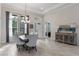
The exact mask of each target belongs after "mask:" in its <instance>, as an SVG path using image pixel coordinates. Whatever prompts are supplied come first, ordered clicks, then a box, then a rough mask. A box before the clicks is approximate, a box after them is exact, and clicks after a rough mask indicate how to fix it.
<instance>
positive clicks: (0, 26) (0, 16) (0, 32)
mask: <svg viewBox="0 0 79 59" xmlns="http://www.w3.org/2000/svg"><path fill="white" fill-rule="evenodd" d="M0 46H1V3H0Z"/></svg>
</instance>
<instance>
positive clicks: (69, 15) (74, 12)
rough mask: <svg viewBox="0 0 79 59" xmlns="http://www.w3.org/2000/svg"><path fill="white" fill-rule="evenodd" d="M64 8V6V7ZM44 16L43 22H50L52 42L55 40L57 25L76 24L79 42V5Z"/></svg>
mask: <svg viewBox="0 0 79 59" xmlns="http://www.w3.org/2000/svg"><path fill="white" fill-rule="evenodd" d="M64 7H65V6H64ZM49 13H50V14H47V15H45V17H44V20H45V21H50V22H51V23H52V40H55V32H56V31H57V28H58V27H59V25H64V24H66V25H67V24H71V23H76V24H77V33H78V40H79V4H75V5H72V6H69V7H66V8H63V9H61V10H59V11H56V12H54V13H53V11H51V12H49Z"/></svg>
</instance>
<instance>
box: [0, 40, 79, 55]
mask: <svg viewBox="0 0 79 59" xmlns="http://www.w3.org/2000/svg"><path fill="white" fill-rule="evenodd" d="M0 56H79V46H73V45H68V44H64V43H59V42H55V41H53V40H52V41H51V40H48V39H43V40H42V39H39V40H38V41H37V52H36V51H35V50H33V51H31V52H30V53H28V51H26V50H20V51H18V50H17V48H16V43H10V44H7V45H5V46H3V47H1V48H0Z"/></svg>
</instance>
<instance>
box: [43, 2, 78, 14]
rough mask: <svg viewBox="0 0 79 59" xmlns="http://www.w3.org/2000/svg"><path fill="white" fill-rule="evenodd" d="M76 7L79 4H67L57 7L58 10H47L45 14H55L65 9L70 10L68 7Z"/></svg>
mask: <svg viewBox="0 0 79 59" xmlns="http://www.w3.org/2000/svg"><path fill="white" fill-rule="evenodd" d="M74 5H77V3H65V4H62V5H59V6H57V7H56V8H50V9H49V10H47V11H46V12H44V15H45V14H51V13H55V12H57V11H61V10H62V9H64V8H68V7H70V6H74Z"/></svg>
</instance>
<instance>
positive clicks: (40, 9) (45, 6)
mask: <svg viewBox="0 0 79 59" xmlns="http://www.w3.org/2000/svg"><path fill="white" fill-rule="evenodd" d="M64 4H65V3H7V5H10V6H13V7H16V8H19V9H21V10H25V5H26V9H27V10H30V11H33V12H37V13H40V14H44V13H46V12H48V11H50V10H51V9H52V10H54V9H56V8H59V7H60V6H62V5H64Z"/></svg>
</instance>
